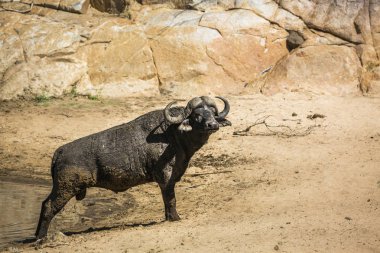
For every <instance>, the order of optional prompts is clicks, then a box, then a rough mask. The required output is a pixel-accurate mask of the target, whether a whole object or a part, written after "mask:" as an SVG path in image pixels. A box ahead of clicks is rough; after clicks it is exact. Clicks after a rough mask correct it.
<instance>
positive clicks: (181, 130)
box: [36, 96, 231, 239]
mask: <svg viewBox="0 0 380 253" xmlns="http://www.w3.org/2000/svg"><path fill="white" fill-rule="evenodd" d="M218 98H219V99H221V100H222V101H223V102H224V109H223V111H221V112H219V111H218V108H217V106H216V104H215V102H214V101H213V100H212V99H211V98H210V97H207V96H203V97H196V98H193V99H191V100H190V101H189V102H188V104H187V106H186V107H173V108H172V107H171V106H172V105H173V104H174V103H175V102H171V103H169V104H168V105H167V106H166V108H165V109H164V110H157V111H152V112H149V113H147V114H144V115H142V116H140V117H138V118H136V119H135V120H133V121H131V122H128V123H125V124H122V125H119V126H115V127H113V128H110V129H107V130H104V131H102V132H99V133H96V134H92V135H89V136H87V137H83V138H81V139H78V140H75V141H73V142H70V143H68V144H65V145H63V146H61V147H59V148H58V149H57V150H56V151H55V153H54V156H53V159H52V164H51V174H52V178H53V188H52V191H51V193H50V195H49V196H48V197H47V199H46V200H45V201H43V202H42V208H41V214H40V219H39V223H38V227H37V231H36V238H37V239H40V238H43V237H45V236H46V235H47V231H48V227H49V224H50V222H51V220H52V219H53V217H54V216H55V215H56V214H57V213H58V212H59V211H60V210H61V209H62V208H63V207H64V206H65V204H66V203H67V202H68V201H69V200H70V199H71V198H72V197H74V196H75V197H76V199H77V200H82V199H83V198H84V197H85V195H86V189H87V188H89V187H101V188H105V189H109V190H112V191H114V192H122V191H125V190H127V189H129V188H131V187H133V186H136V185H140V184H144V183H148V182H157V183H158V185H159V186H160V188H161V192H162V197H163V200H164V204H165V218H166V220H170V221H175V220H179V219H180V218H179V216H178V214H177V210H176V199H175V193H174V187H175V184H176V183H177V182H178V181H179V180H180V179H181V177H182V175H183V174H184V173H185V171H186V169H187V167H188V164H189V161H190V159H191V157H192V156H193V155H194V153H195V152H196V151H197V150H199V149H200V148H201V147H202V146H203V145H204V144H205V143H206V142H207V140H208V138H209V137H210V135H211V134H212V133H214V132H215V131H217V130H218V129H219V127H221V126H227V125H231V122H229V121H228V120H227V119H225V117H226V116H227V114H228V112H229V110H230V105H229V103H228V101H227V100H226V99H224V98H222V97H218Z"/></svg>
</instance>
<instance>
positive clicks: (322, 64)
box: [262, 45, 361, 96]
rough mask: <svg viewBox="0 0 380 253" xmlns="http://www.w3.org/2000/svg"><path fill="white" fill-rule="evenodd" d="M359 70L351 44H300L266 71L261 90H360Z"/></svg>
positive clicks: (332, 92)
mask: <svg viewBox="0 0 380 253" xmlns="http://www.w3.org/2000/svg"><path fill="white" fill-rule="evenodd" d="M360 74H361V64H360V60H359V58H358V56H357V55H356V53H355V49H354V48H352V47H346V46H326V45H323V46H311V47H306V48H299V49H297V50H295V51H293V52H292V53H291V54H290V55H289V56H287V57H286V58H284V59H283V60H281V61H280V62H279V63H278V64H277V65H276V67H275V68H274V69H273V70H272V71H271V72H270V73H269V74H268V75H267V77H266V79H265V82H264V85H263V87H262V93H264V94H266V95H272V94H275V93H278V92H303V93H310V94H329V95H338V96H344V95H353V94H359V86H360V80H359V78H360Z"/></svg>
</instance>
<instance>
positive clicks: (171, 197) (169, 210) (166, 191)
mask: <svg viewBox="0 0 380 253" xmlns="http://www.w3.org/2000/svg"><path fill="white" fill-rule="evenodd" d="M174 186H175V184H166V185H162V184H160V188H161V193H162V198H163V200H164V204H165V219H166V220H168V221H177V220H180V217H179V215H178V213H177V209H176V199H175V192H174Z"/></svg>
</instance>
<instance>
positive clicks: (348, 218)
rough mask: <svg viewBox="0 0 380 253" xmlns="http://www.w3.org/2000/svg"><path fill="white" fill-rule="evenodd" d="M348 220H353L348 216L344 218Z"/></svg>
mask: <svg viewBox="0 0 380 253" xmlns="http://www.w3.org/2000/svg"><path fill="white" fill-rule="evenodd" d="M344 218H345V219H346V220H352V219H351V217H348V216H346V217H344Z"/></svg>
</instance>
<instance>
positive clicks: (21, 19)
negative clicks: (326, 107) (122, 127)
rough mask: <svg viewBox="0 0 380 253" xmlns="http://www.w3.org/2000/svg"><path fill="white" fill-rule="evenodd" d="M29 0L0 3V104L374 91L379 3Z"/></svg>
mask: <svg viewBox="0 0 380 253" xmlns="http://www.w3.org/2000/svg"><path fill="white" fill-rule="evenodd" d="M27 1H29V2H27ZM35 1H36V0H35ZM39 1H40V2H34V1H31V0H24V1H22V2H10V3H3V4H2V8H3V9H2V10H1V12H0V26H1V27H0V77H1V80H0V99H1V100H8V99H17V98H33V97H35V96H39V95H46V96H55V97H59V96H63V95H65V94H69V93H75V94H79V95H80V94H82V95H87V94H91V95H99V96H107V97H128V96H155V95H159V94H171V95H175V96H189V95H195V94H239V93H241V92H262V93H264V94H267V95H271V94H275V93H278V92H307V93H313V94H332V95H361V94H363V93H364V94H372V95H376V94H380V61H379V56H380V1H378V0H357V1H353V0H338V1H328V0H324V1H321V0H312V1H311V0H292V1H291V0H282V1H279V0H276V1H271V0H221V1H219V0H218V1H202V2H200V1H198V2H197V1H190V0H188V1H186V2H179V1H178V0H173V1H161V2H159V3H158V2H151V1H149V0H147V1H140V2H131V1H130V2H117V1H118V0H93V1H90V2H88V1H74V0H70V1H69V0H67V1H64V0H61V1H58V2H57V3H54V2H50V1H52V0H44V1H43V0H39ZM119 1H124V0H119ZM32 3H33V4H32ZM91 6H92V7H91ZM93 7H95V8H96V9H98V10H100V11H104V12H111V13H119V14H118V15H115V14H105V13H101V12H98V11H96V10H95V9H94V8H93ZM176 8H182V9H176ZM115 10H116V11H115ZM20 12H23V13H20ZM70 12H71V13H70ZM74 13H82V14H74Z"/></svg>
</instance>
